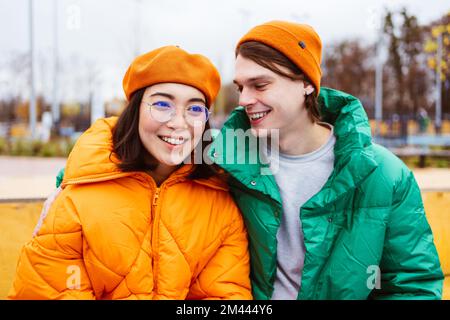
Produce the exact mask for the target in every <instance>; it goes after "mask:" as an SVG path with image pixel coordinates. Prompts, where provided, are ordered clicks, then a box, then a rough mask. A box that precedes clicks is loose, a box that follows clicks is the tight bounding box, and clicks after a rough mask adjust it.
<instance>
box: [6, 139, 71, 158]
mask: <svg viewBox="0 0 450 320" xmlns="http://www.w3.org/2000/svg"><path fill="white" fill-rule="evenodd" d="M74 144H75V142H74V141H72V140H71V139H57V140H51V141H49V142H42V141H38V140H28V139H14V140H12V141H9V142H8V141H7V140H6V139H4V138H0V155H8V156H28V157H67V156H68V155H69V153H70V151H71V150H72V148H73V146H74Z"/></svg>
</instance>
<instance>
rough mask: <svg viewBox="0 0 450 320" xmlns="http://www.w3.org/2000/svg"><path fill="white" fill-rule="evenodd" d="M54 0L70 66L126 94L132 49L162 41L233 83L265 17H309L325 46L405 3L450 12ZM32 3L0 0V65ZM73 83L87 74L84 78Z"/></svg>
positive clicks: (369, 30)
mask: <svg viewBox="0 0 450 320" xmlns="http://www.w3.org/2000/svg"><path fill="white" fill-rule="evenodd" d="M33 1H34V2H33V3H34V37H35V38H34V39H35V50H36V55H37V56H41V57H43V58H42V59H47V60H48V65H47V64H43V65H42V66H41V68H39V66H37V67H36V68H37V71H36V72H37V73H38V74H39V73H40V72H41V73H45V74H46V75H45V76H39V75H37V81H38V82H40V83H38V84H37V86H38V91H39V90H40V91H43V92H46V93H48V92H49V91H50V90H49V89H51V83H50V82H51V80H52V78H51V67H52V64H51V63H52V62H51V61H52V59H53V46H54V36H53V35H54V33H53V30H54V27H53V26H54V22H55V19H54V11H53V10H54V3H55V0H33ZM57 3H58V5H57V6H58V10H57V12H58V15H57V16H58V20H57V25H58V28H57V29H58V52H59V57H60V59H61V61H62V63H63V64H68V65H70V62H71V61H72V60H73V59H76V57H78V59H79V60H81V61H90V68H91V69H93V70H94V69H95V73H96V78H97V84H96V85H97V86H98V91H97V92H101V95H102V99H106V98H111V97H112V96H117V97H123V94H122V89H121V82H122V77H123V74H124V72H125V70H126V68H127V66H128V64H129V63H130V62H131V60H132V58H133V57H134V55H135V53H136V52H140V53H143V52H146V51H149V50H152V49H153V48H156V47H159V46H162V45H167V44H175V45H180V46H181V47H183V48H184V49H186V50H188V51H190V52H197V53H202V54H204V55H206V56H208V57H209V58H210V59H211V60H212V61H213V62H214V63H215V64H216V65H217V66H218V68H219V70H220V73H221V75H222V78H223V80H224V82H228V81H230V80H231V79H232V76H233V59H234V58H233V49H234V45H235V44H236V42H237V41H238V39H239V38H240V36H242V35H243V34H244V33H245V31H247V30H248V29H249V28H250V27H252V26H254V25H256V24H259V23H262V22H265V21H268V20H273V19H284V20H291V21H297V22H302V23H308V24H310V25H312V26H313V27H314V28H315V29H316V30H317V32H318V33H319V35H320V36H321V38H322V41H323V43H324V45H325V46H326V45H327V44H330V43H332V42H334V41H338V40H342V39H350V38H360V39H363V40H364V41H367V42H373V41H374V39H375V35H376V31H375V28H374V24H375V23H376V22H377V21H379V19H377V17H378V16H379V15H380V13H381V12H382V10H383V8H390V9H396V8H400V7H403V6H404V7H406V8H407V9H408V11H409V12H410V13H412V14H414V15H416V16H417V17H418V19H419V23H421V24H424V23H428V22H430V21H433V20H435V19H438V18H439V17H441V16H443V15H444V14H445V13H446V12H448V11H449V10H450V2H449V1H448V0H426V1H424V0H363V1H361V0H360V1H357V0H341V1H332V0H313V1H301V0H247V1H245V0H240V1H239V0H222V1H217V0H214V1H212V0H210V1H206V0H181V1H180V0H162V1H155V0H95V1H94V0H57ZM28 4H29V0H0V66H1V67H2V68H5V61H9V60H8V59H10V58H11V57H13V56H15V55H18V54H20V53H22V54H23V53H26V52H27V50H29V10H28V8H29V6H28ZM2 63H3V64H2ZM43 70H44V71H43ZM0 71H2V70H0ZM3 71H4V70H3ZM66 72H67V69H66ZM1 74H2V72H0V76H1ZM5 77H11V75H10V74H7V73H5V72H3V80H2V79H1V78H0V83H3V84H5V81H7V80H8V79H6V80H5ZM64 77H65V78H64ZM67 77H70V75H68V74H65V75H61V79H66V80H67ZM77 79H79V80H77ZM2 81H3V82H2ZM61 81H63V80H61ZM73 81H75V83H76V81H84V79H83V76H79V78H76V79H75V80H74V79H72V83H73ZM42 82H44V83H42ZM72 87H75V88H72V89H70V88H69V89H66V90H65V91H64V94H66V95H69V96H70V95H76V92H77V88H76V86H74V85H73V86H72ZM4 91H5V90H3V93H1V91H0V95H1V94H4Z"/></svg>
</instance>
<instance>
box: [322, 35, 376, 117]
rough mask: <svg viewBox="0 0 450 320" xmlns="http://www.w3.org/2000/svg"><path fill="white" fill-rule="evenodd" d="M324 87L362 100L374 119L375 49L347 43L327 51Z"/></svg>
mask: <svg viewBox="0 0 450 320" xmlns="http://www.w3.org/2000/svg"><path fill="white" fill-rule="evenodd" d="M324 52H325V54H324V63H323V66H322V69H323V77H322V85H323V86H327V87H332V88H335V89H338V90H342V91H345V92H348V93H350V94H352V95H354V96H356V97H358V98H359V99H360V100H361V101H362V102H363V105H364V107H365V108H366V110H367V111H368V113H369V117H373V109H374V99H375V98H374V96H375V69H374V65H373V62H374V60H375V50H374V48H373V46H371V45H370V46H364V45H362V44H361V43H360V42H359V41H358V40H345V41H342V42H339V43H335V44H333V45H331V46H330V47H327V49H326V50H324Z"/></svg>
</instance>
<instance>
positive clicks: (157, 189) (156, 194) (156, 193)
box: [153, 188, 159, 206]
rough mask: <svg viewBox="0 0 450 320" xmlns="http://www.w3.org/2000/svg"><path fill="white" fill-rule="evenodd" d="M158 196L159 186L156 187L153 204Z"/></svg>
mask: <svg viewBox="0 0 450 320" xmlns="http://www.w3.org/2000/svg"><path fill="white" fill-rule="evenodd" d="M158 198H159V188H156V191H155V195H154V196H153V205H154V206H156V203H157V202H158Z"/></svg>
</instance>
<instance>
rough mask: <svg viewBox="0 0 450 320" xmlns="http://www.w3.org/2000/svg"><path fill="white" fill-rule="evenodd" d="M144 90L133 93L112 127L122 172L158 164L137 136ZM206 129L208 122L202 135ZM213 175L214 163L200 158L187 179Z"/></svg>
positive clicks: (149, 167)
mask: <svg viewBox="0 0 450 320" xmlns="http://www.w3.org/2000/svg"><path fill="white" fill-rule="evenodd" d="M144 91H145V88H142V89H139V90H137V91H136V92H135V93H133V95H132V96H131V99H130V102H129V103H128V106H126V108H125V109H124V111H123V112H122V114H121V115H120V117H119V119H118V121H117V124H116V126H115V127H114V129H113V136H112V139H113V150H114V151H113V152H114V153H115V154H116V155H117V157H118V158H119V160H120V162H119V163H117V166H118V167H119V169H120V170H121V171H123V172H131V171H147V170H153V169H155V168H156V166H157V164H158V161H157V160H156V159H155V158H154V157H153V156H152V155H151V154H150V153H149V152H148V151H147V149H145V147H144V145H143V143H142V141H141V139H140V137H139V114H140V104H141V100H142V97H143V95H144ZM208 129H210V126H209V122H207V123H206V125H205V131H204V132H203V135H204V134H205V132H206V131H207V130H208ZM203 135H202V140H201V142H200V143H201V144H202V145H201V152H202V155H203V154H204V150H205V148H206V147H207V143H206V141H204V140H205V139H203ZM214 175H217V176H220V175H219V173H218V168H217V167H216V165H208V164H206V163H204V161H203V158H202V163H201V164H195V165H194V170H193V171H192V172H191V173H190V175H189V179H201V178H209V177H211V176H214Z"/></svg>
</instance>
